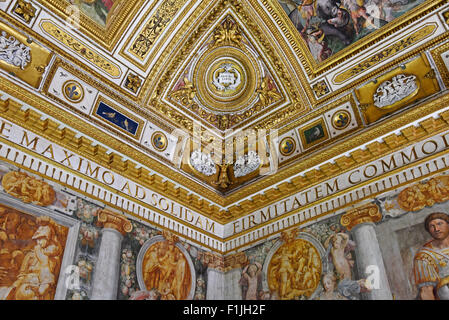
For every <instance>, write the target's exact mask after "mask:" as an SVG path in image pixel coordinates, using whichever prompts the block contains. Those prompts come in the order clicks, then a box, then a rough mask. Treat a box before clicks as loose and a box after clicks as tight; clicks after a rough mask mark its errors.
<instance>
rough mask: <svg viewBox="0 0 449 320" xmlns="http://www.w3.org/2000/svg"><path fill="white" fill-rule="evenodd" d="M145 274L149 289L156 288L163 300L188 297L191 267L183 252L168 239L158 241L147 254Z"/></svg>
mask: <svg viewBox="0 0 449 320" xmlns="http://www.w3.org/2000/svg"><path fill="white" fill-rule="evenodd" d="M143 276H144V281H145V285H146V287H147V290H150V291H151V290H152V289H156V290H157V291H158V292H159V293H160V294H161V299H162V300H182V299H186V298H187V296H188V293H189V290H190V286H191V283H190V269H189V266H188V264H187V260H186V258H185V257H184V255H183V254H182V252H181V251H180V250H179V249H178V248H177V247H176V246H175V245H174V244H172V243H169V242H168V241H162V242H157V243H156V244H154V245H153V246H151V247H150V249H149V250H148V251H147V253H146V254H145V258H144V261H143Z"/></svg>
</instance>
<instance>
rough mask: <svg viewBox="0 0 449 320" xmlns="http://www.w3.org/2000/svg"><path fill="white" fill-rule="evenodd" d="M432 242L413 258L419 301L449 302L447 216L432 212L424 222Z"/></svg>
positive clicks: (448, 231) (425, 245)
mask: <svg viewBox="0 0 449 320" xmlns="http://www.w3.org/2000/svg"><path fill="white" fill-rule="evenodd" d="M424 227H425V229H426V230H427V231H428V232H429V233H430V235H431V236H432V238H433V239H432V240H431V241H429V242H427V243H426V244H424V245H423V246H422V248H421V249H420V250H419V251H418V253H417V254H416V255H415V258H414V275H415V283H416V285H417V287H418V290H419V293H418V298H419V299H421V300H449V287H448V285H449V215H447V214H446V213H442V212H434V213H432V214H430V215H428V216H427V218H426V220H425V221H424Z"/></svg>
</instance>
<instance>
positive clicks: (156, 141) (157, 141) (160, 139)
mask: <svg viewBox="0 0 449 320" xmlns="http://www.w3.org/2000/svg"><path fill="white" fill-rule="evenodd" d="M151 144H152V145H153V148H155V149H156V150H157V151H164V150H165V149H167V145H168V141H167V137H166V136H165V134H163V133H162V132H160V131H156V132H155V133H153V135H152V136H151Z"/></svg>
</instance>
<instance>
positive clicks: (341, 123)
mask: <svg viewBox="0 0 449 320" xmlns="http://www.w3.org/2000/svg"><path fill="white" fill-rule="evenodd" d="M350 122H351V115H350V114H349V112H347V111H345V110H339V111H337V112H335V113H334V115H333V116H332V126H333V127H334V128H335V129H337V130H343V129H345V128H346V127H347V126H348V125H349V123H350Z"/></svg>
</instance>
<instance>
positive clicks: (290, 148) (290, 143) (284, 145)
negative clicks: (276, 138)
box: [279, 137, 296, 157]
mask: <svg viewBox="0 0 449 320" xmlns="http://www.w3.org/2000/svg"><path fill="white" fill-rule="evenodd" d="M295 149H296V141H295V139H293V138H292V137H285V138H284V139H282V140H281V142H280V143H279V152H280V153H281V154H282V155H283V156H285V157H286V156H289V155H291V154H292V153H293V152H294V151H295Z"/></svg>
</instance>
